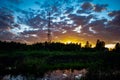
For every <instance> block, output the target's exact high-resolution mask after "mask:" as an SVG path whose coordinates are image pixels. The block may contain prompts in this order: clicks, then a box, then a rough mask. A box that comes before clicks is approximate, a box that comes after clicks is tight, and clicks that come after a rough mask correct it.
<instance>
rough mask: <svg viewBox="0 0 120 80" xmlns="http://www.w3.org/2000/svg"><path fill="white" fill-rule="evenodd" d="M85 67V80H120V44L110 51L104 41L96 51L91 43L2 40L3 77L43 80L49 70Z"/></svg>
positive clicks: (0, 68) (0, 43) (96, 47)
mask: <svg viewBox="0 0 120 80" xmlns="http://www.w3.org/2000/svg"><path fill="white" fill-rule="evenodd" d="M83 68H86V69H87V70H88V74H87V75H86V78H85V79H84V80H120V44H119V43H117V44H116V46H115V48H114V49H113V50H112V51H109V50H108V49H107V48H105V42H104V41H100V40H97V43H96V46H95V48H91V45H90V44H89V42H88V41H87V42H86V45H85V47H81V44H73V43H71V44H63V43H47V42H45V43H36V44H33V45H26V44H21V43H16V42H1V41H0V75H6V74H13V75H17V74H23V75H35V76H41V77H42V76H43V74H44V73H45V72H47V71H49V70H51V71H52V70H56V69H78V70H80V69H83ZM93 77H94V78H93Z"/></svg>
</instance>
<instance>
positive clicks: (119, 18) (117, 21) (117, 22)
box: [109, 14, 120, 28]
mask: <svg viewBox="0 0 120 80" xmlns="http://www.w3.org/2000/svg"><path fill="white" fill-rule="evenodd" d="M109 24H110V25H114V26H120V14H119V15H117V16H115V18H114V19H113V20H112V21H109ZM119 28H120V27H119Z"/></svg>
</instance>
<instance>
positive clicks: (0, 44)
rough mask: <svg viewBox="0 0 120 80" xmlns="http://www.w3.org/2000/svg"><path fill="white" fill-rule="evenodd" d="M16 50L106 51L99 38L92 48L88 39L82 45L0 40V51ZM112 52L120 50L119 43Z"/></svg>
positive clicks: (103, 43)
mask: <svg viewBox="0 0 120 80" xmlns="http://www.w3.org/2000/svg"><path fill="white" fill-rule="evenodd" d="M18 50H22V51H23V50H49V51H80V50H83V51H108V48H106V47H105V42H104V41H101V40H97V41H96V45H95V47H94V48H92V45H91V44H90V43H89V41H87V42H86V44H85V46H84V47H82V46H81V43H69V44H64V43H60V42H51V43H49V42H44V43H35V44H32V45H27V44H24V43H18V42H13V41H12V42H6V41H0V51H18ZM112 51H114V52H120V43H116V45H115V47H114V48H113V49H112Z"/></svg>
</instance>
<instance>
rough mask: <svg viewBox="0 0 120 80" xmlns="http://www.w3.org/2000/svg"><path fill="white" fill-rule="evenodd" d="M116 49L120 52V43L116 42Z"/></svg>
mask: <svg viewBox="0 0 120 80" xmlns="http://www.w3.org/2000/svg"><path fill="white" fill-rule="evenodd" d="M115 51H116V52H120V43H116V45H115Z"/></svg>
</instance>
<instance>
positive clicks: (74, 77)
mask: <svg viewBox="0 0 120 80" xmlns="http://www.w3.org/2000/svg"><path fill="white" fill-rule="evenodd" d="M86 73H87V70H86V69H82V70H71V69H69V70H68V69H67V70H54V71H48V72H47V73H45V75H44V77H43V78H39V77H38V78H36V77H32V76H30V77H26V76H23V75H17V76H13V75H6V76H4V77H3V78H2V80H80V79H81V78H83V77H85V75H86Z"/></svg>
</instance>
